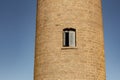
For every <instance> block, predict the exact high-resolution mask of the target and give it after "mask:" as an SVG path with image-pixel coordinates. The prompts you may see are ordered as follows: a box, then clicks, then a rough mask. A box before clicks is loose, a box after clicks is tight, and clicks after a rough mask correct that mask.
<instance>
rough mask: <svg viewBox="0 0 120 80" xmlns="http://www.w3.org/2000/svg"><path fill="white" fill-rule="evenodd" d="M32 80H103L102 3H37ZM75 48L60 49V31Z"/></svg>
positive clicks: (93, 0)
mask: <svg viewBox="0 0 120 80" xmlns="http://www.w3.org/2000/svg"><path fill="white" fill-rule="evenodd" d="M36 18H37V19H36V42H35V45H36V46H35V65H34V80H106V76H105V59H104V39H103V23H102V9H101V0H38V1H37V17H36ZM64 28H75V29H76V47H75V48H65V47H63V29H64Z"/></svg>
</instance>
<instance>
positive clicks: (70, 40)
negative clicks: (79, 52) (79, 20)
mask: <svg viewBox="0 0 120 80" xmlns="http://www.w3.org/2000/svg"><path fill="white" fill-rule="evenodd" d="M63 46H64V47H75V46H76V30H75V29H73V28H65V29H63Z"/></svg>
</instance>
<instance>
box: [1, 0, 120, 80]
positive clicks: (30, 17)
mask: <svg viewBox="0 0 120 80" xmlns="http://www.w3.org/2000/svg"><path fill="white" fill-rule="evenodd" d="M35 20H36V0H0V80H33V66H34V42H35V41H34V40H35V23H36V22H35ZM103 20H104V37H105V56H106V71H107V72H106V73H107V80H120V62H119V61H120V58H119V57H120V0H103Z"/></svg>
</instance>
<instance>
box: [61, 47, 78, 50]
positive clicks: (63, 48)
mask: <svg viewBox="0 0 120 80" xmlns="http://www.w3.org/2000/svg"><path fill="white" fill-rule="evenodd" d="M61 49H62V50H65V49H77V47H62V48H61Z"/></svg>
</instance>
